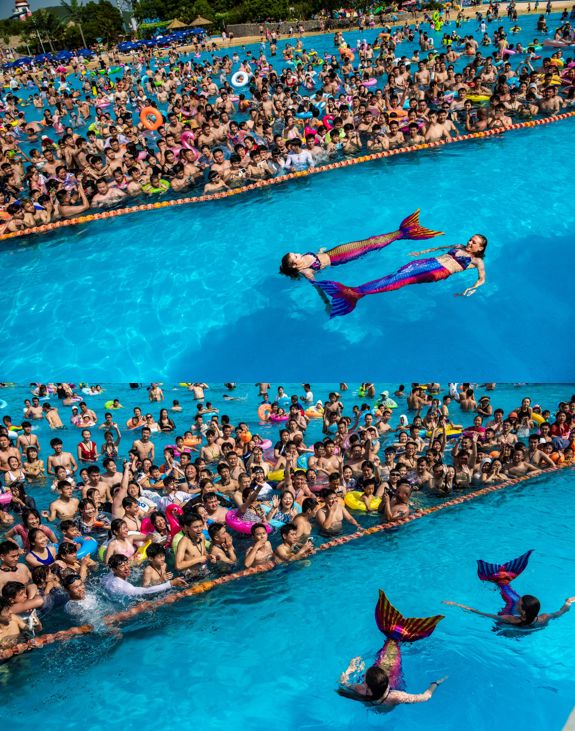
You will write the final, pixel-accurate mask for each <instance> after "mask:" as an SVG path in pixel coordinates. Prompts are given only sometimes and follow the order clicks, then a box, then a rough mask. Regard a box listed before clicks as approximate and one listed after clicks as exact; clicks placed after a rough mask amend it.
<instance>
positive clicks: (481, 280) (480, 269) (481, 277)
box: [455, 259, 485, 297]
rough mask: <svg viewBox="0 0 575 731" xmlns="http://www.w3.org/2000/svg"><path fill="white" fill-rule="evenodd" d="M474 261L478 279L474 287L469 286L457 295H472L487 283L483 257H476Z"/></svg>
mask: <svg viewBox="0 0 575 731" xmlns="http://www.w3.org/2000/svg"><path fill="white" fill-rule="evenodd" d="M473 263H474V264H475V266H476V268H477V281H476V282H475V284H474V285H473V286H472V287H467V289H465V290H463V292H461V293H460V294H456V295H455V296H456V297H471V295H472V294H475V292H476V291H477V290H478V288H479V287H482V286H483V285H484V284H485V264H484V263H483V259H474V260H473Z"/></svg>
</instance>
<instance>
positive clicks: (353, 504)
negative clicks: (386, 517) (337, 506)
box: [343, 490, 381, 513]
mask: <svg viewBox="0 0 575 731" xmlns="http://www.w3.org/2000/svg"><path fill="white" fill-rule="evenodd" d="M362 495H363V493H362V492H361V491H360V490H351V492H346V493H345V496H344V498H343V501H344V503H345V504H346V505H347V507H348V508H350V509H351V510H359V511H360V512H362V513H366V512H367V510H366V507H365V503H364V502H363V500H361V496H362ZM380 504H381V498H380V497H375V496H374V497H372V498H371V500H370V502H369V509H370V510H377V509H378V508H379V506H380Z"/></svg>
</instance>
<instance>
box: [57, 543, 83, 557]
mask: <svg viewBox="0 0 575 731" xmlns="http://www.w3.org/2000/svg"><path fill="white" fill-rule="evenodd" d="M76 553H78V544H77V543H72V542H71V541H63V542H62V543H60V547H59V548H58V556H57V558H61V557H62V556H72V555H75V554H76Z"/></svg>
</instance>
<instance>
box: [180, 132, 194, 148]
mask: <svg viewBox="0 0 575 731" xmlns="http://www.w3.org/2000/svg"><path fill="white" fill-rule="evenodd" d="M195 139H196V136H195V134H194V133H193V132H190V131H189V130H186V132H182V136H181V137H180V142H181V143H182V147H184V148H185V149H186V150H193V149H194V140H195Z"/></svg>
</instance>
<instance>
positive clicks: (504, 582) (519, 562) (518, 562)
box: [477, 549, 533, 616]
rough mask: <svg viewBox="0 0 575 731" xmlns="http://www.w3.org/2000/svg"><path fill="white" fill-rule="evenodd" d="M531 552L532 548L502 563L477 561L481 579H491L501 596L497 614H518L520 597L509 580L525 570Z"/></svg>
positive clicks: (478, 573)
mask: <svg viewBox="0 0 575 731" xmlns="http://www.w3.org/2000/svg"><path fill="white" fill-rule="evenodd" d="M532 553H533V549H532V550H531V551H527V553H524V554H523V555H521V556H519V558H514V559H513V560H512V561H507V563H502V564H497V563H487V561H477V575H478V576H479V578H480V579H481V581H491V582H492V583H494V584H496V585H497V586H498V587H499V591H500V592H501V597H502V598H503V601H504V603H505V604H504V607H503V609H502V610H501V611H500V612H499V614H514V615H516V616H517V615H518V614H519V610H518V608H517V605H518V603H519V600H520V599H521V597H520V595H519V594H518V593H517V592H516V591H515V590H514V589H512V588H511V582H512V581H513V579H516V578H517V577H518V576H519V574H521V573H522V572H523V571H524V570H525V568H526V567H527V564H528V562H529V557H530V556H531V554H532Z"/></svg>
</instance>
